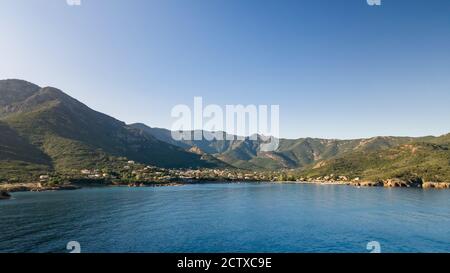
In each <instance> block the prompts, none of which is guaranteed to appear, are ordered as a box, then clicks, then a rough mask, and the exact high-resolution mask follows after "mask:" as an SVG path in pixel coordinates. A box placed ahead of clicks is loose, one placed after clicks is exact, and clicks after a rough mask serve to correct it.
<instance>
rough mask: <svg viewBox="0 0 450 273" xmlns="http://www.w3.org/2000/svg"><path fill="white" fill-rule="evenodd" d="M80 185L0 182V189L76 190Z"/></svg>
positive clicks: (7, 190)
mask: <svg viewBox="0 0 450 273" xmlns="http://www.w3.org/2000/svg"><path fill="white" fill-rule="evenodd" d="M80 188H81V187H79V186H76V185H72V184H63V185H58V186H42V185H41V184H40V183H14V184H0V191H2V192H23V191H33V192H42V191H61V190H77V189H80Z"/></svg>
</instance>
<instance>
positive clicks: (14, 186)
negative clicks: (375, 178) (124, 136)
mask: <svg viewBox="0 0 450 273" xmlns="http://www.w3.org/2000/svg"><path fill="white" fill-rule="evenodd" d="M224 183H226V184H234V183H236V184H238V183H274V184H309V185H324V186H326V185H338V186H352V187H357V188H363V187H364V188H370V187H383V188H417V189H450V182H423V183H421V184H407V183H405V182H404V181H394V182H393V181H392V180H388V181H385V182H370V181H365V182H349V181H276V182H275V181H231V180H216V181H212V180H208V181H206V180H205V181H203V180H198V181H197V180H196V181H171V182H154V183H149V182H142V183H140V182H135V183H126V182H123V183H121V182H114V183H112V182H109V183H99V182H98V181H92V183H64V184H61V185H55V186H42V185H41V184H40V183H35V182H34V183H33V182H29V183H3V184H0V191H1V192H2V193H5V195H4V196H5V198H1V199H9V198H6V196H7V194H9V193H14V192H48V191H67V190H79V189H82V188H89V187H130V188H140V187H174V186H184V185H194V184H224Z"/></svg>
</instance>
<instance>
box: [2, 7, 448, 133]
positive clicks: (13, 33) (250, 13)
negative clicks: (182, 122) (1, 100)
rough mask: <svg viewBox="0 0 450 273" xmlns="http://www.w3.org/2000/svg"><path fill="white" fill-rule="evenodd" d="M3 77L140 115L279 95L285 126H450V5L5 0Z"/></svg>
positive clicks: (317, 129)
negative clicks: (200, 100)
mask: <svg viewBox="0 0 450 273" xmlns="http://www.w3.org/2000/svg"><path fill="white" fill-rule="evenodd" d="M0 78H2V79H5V78H20V79H25V80H28V81H31V82H34V83H37V84H39V85H41V86H48V85H50V86H55V87H58V88H60V89H62V90H64V91H65V92H66V93H68V94H69V95H71V96H73V97H75V98H77V99H79V100H80V101H82V102H84V103H86V104H87V105H88V106H90V107H92V108H94V109H96V110H98V111H101V112H104V113H107V114H109V115H112V116H114V117H116V118H118V119H120V120H123V121H125V122H127V123H132V122H144V123H146V124H148V125H150V126H153V127H166V128H168V127H171V124H172V122H173V119H172V118H171V116H170V111H171V109H172V107H173V106H175V105H176V104H188V105H192V104H193V98H194V96H202V97H203V98H204V101H205V103H214V104H219V105H225V104H269V105H270V104H279V105H280V116H281V124H280V126H281V132H280V133H281V136H282V137H289V138H298V137H306V136H310V137H326V138H358V137H369V136H376V135H410V136H420V135H430V134H433V135H439V134H444V133H448V132H450V107H449V105H450V1H447V0H432V1H420V0H417V1H414V0H383V1H382V6H380V7H371V6H368V5H367V4H366V1H365V0H341V1H338V0H323V1H320V0H309V1H308V0H304V1H302V0H292V1H291V0H282V1H280V0H220V1H219V0H158V1H157V0H82V5H81V6H79V7H72V6H68V5H67V4H66V1H65V0H36V1H30V0H0Z"/></svg>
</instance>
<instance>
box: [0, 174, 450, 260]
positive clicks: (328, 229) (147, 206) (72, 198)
mask: <svg viewBox="0 0 450 273" xmlns="http://www.w3.org/2000/svg"><path fill="white" fill-rule="evenodd" d="M14 198H15V199H13V200H9V201H1V202H0V252H67V250H66V249H65V247H66V244H67V242H69V241H73V240H75V241H78V242H80V244H81V248H82V252H368V251H367V250H366V245H367V243H368V242H369V241H374V240H375V241H379V242H380V243H381V247H382V251H383V252H450V191H448V190H419V189H384V188H362V189H357V188H354V187H347V186H320V185H298V184H283V185H280V184H269V183H268V184H208V185H189V186H182V187H162V188H117V187H116V188H94V189H83V190H78V191H61V192H45V193H16V194H14Z"/></svg>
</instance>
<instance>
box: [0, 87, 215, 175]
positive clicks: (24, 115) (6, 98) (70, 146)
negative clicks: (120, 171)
mask: <svg viewBox="0 0 450 273" xmlns="http://www.w3.org/2000/svg"><path fill="white" fill-rule="evenodd" d="M0 103H1V104H0V105H1V107H0V120H1V121H2V124H5V125H4V126H7V127H5V128H10V129H11V130H12V131H14V132H16V133H17V134H18V135H19V136H20V139H22V140H23V141H22V142H20V143H12V144H11V145H8V147H6V148H3V147H2V154H6V153H8V149H11V147H15V149H19V150H20V149H28V148H26V145H28V146H29V147H31V146H32V147H34V148H35V150H36V149H37V150H39V152H40V153H41V154H40V155H38V153H35V154H36V156H35V158H39V160H38V161H37V162H38V163H45V165H47V166H50V167H53V168H54V169H56V170H58V171H63V170H71V169H80V168H92V167H102V166H105V165H108V164H113V163H114V161H115V160H117V158H118V157H126V158H128V159H130V160H135V161H137V162H141V163H144V164H151V165H155V166H161V167H173V168H182V167H192V168H197V167H215V166H217V164H218V163H219V162H218V161H217V160H215V161H208V160H207V159H206V160H205V159H204V158H202V156H201V155H198V154H195V153H190V152H187V151H185V150H183V149H181V148H179V147H177V146H174V145H170V144H167V143H165V142H162V141H159V140H157V139H156V138H155V137H153V136H152V135H149V134H147V133H145V132H143V131H142V130H138V129H135V128H132V127H130V126H127V125H126V124H125V123H123V122H121V121H118V120H116V119H114V118H112V117H109V116H107V115H105V114H102V113H99V112H96V111H94V110H92V109H90V108H89V107H87V106H86V105H84V104H82V103H80V102H79V101H77V100H75V99H73V98H71V97H70V96H68V95H66V94H65V93H63V92H62V91H60V90H58V89H55V88H51V87H46V88H40V87H37V86H36V85H33V84H30V83H27V82H24V81H18V80H7V81H0ZM2 131H3V130H2ZM4 132H6V131H4ZM33 160H34V159H33ZM33 160H31V159H24V162H28V163H36V162H35V161H36V160H34V161H33ZM43 169H44V168H43ZM44 170H45V169H44Z"/></svg>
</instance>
